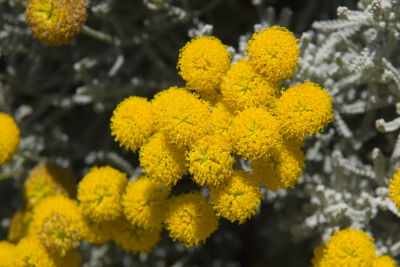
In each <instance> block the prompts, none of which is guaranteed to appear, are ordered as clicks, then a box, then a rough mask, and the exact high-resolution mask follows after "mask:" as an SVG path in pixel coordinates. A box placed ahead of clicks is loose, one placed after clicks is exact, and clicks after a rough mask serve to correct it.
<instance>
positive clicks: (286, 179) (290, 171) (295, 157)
mask: <svg viewBox="0 0 400 267" xmlns="http://www.w3.org/2000/svg"><path fill="white" fill-rule="evenodd" d="M304 161H305V157H304V154H303V151H302V150H301V148H300V147H299V146H298V145H297V144H295V143H293V142H288V141H286V142H284V145H283V146H282V148H280V149H279V150H276V151H273V152H272V153H271V154H270V156H269V157H267V158H263V159H255V160H253V161H252V162H251V163H250V166H251V168H252V169H253V171H254V174H255V175H256V177H257V180H259V181H260V182H261V184H262V185H263V186H264V187H265V188H267V189H269V190H276V189H286V188H288V187H294V185H295V184H296V183H297V181H298V180H299V179H300V176H301V174H302V172H303V171H302V168H304V167H305V164H304Z"/></svg>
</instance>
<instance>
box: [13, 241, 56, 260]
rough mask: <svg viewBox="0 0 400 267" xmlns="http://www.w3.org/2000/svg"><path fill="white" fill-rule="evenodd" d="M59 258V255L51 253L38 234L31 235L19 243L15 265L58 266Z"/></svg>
mask: <svg viewBox="0 0 400 267" xmlns="http://www.w3.org/2000/svg"><path fill="white" fill-rule="evenodd" d="M57 260H59V256H57V255H50V253H49V251H48V250H47V249H46V248H45V247H44V246H43V244H42V242H41V241H40V238H39V237H38V236H37V235H29V236H27V237H24V238H23V239H21V241H20V242H19V243H18V245H17V250H16V258H15V265H13V266H15V267H26V266H40V267H57V263H56V261H57Z"/></svg>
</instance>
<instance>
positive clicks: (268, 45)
mask: <svg viewBox="0 0 400 267" xmlns="http://www.w3.org/2000/svg"><path fill="white" fill-rule="evenodd" d="M298 41H299V40H298V39H296V38H295V37H294V36H293V33H292V32H290V31H289V30H287V29H286V28H284V27H279V26H274V27H270V28H266V29H264V30H261V31H259V32H256V33H254V34H253V37H252V39H251V40H250V41H249V42H248V43H247V50H248V51H247V53H246V54H247V55H248V56H249V61H250V63H251V65H253V67H254V69H255V70H256V71H257V72H259V73H260V74H262V75H263V76H264V77H265V78H266V79H267V80H269V81H279V80H283V79H287V78H289V77H291V76H292V75H293V72H294V71H295V70H296V68H297V64H298V58H299V54H300V49H299V48H298Z"/></svg>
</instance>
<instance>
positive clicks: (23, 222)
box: [7, 207, 32, 244]
mask: <svg viewBox="0 0 400 267" xmlns="http://www.w3.org/2000/svg"><path fill="white" fill-rule="evenodd" d="M31 221H32V210H29V209H28V208H26V207H21V208H19V209H18V210H17V212H16V213H15V214H14V216H13V217H12V219H11V223H10V226H9V229H8V236H7V240H8V241H10V242H11V243H15V244H16V243H18V242H19V240H21V239H22V238H23V237H25V236H26V235H27V234H28V232H29V225H30V223H31Z"/></svg>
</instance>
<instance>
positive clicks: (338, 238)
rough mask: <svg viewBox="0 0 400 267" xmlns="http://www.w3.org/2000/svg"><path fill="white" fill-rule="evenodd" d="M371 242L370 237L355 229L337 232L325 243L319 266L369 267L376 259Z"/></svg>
mask: <svg viewBox="0 0 400 267" xmlns="http://www.w3.org/2000/svg"><path fill="white" fill-rule="evenodd" d="M372 242H373V239H372V238H371V237H369V236H368V235H367V234H366V233H365V232H363V231H360V230H357V229H351V228H347V229H344V230H341V231H338V232H336V233H334V234H333V235H332V236H331V237H330V238H329V240H328V242H327V243H326V247H325V249H324V255H323V257H322V259H321V262H320V265H319V266H324V267H325V266H326V267H330V266H332V267H337V266H359V267H363V266H371V263H372V262H373V261H374V260H375V258H376V254H375V246H374V244H373V243H372Z"/></svg>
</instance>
